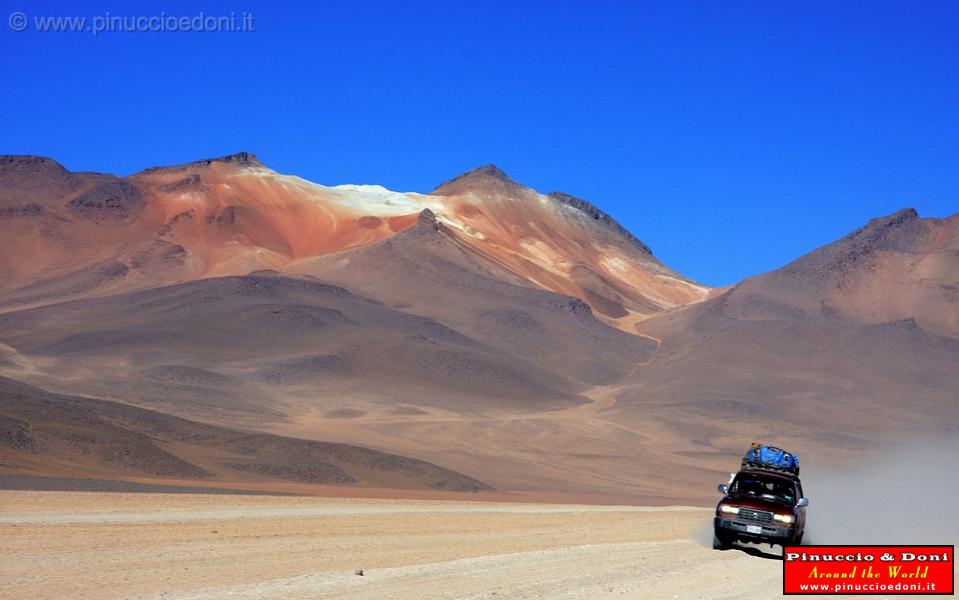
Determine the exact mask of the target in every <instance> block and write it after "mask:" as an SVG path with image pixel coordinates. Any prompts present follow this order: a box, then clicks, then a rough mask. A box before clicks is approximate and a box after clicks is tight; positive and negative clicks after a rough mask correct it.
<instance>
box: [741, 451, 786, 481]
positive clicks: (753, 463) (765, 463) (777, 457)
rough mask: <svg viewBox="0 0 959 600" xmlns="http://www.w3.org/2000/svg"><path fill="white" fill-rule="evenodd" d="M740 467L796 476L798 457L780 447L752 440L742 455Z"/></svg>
mask: <svg viewBox="0 0 959 600" xmlns="http://www.w3.org/2000/svg"><path fill="white" fill-rule="evenodd" d="M742 468H744V469H746V468H752V469H761V470H763V471H776V472H780V473H788V474H790V475H795V476H797V477H798V476H799V457H798V456H796V455H795V454H793V453H791V452H788V451H786V450H783V449H782V448H777V447H775V446H767V445H766V444H760V443H758V442H754V443H753V445H752V446H750V447H749V450H747V451H746V456H744V457H743V463H742Z"/></svg>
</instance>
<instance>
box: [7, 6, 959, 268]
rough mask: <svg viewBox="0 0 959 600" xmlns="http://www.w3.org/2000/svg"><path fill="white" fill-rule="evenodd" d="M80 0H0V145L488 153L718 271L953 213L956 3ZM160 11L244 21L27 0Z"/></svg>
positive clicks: (160, 160) (676, 260) (129, 164)
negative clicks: (245, 21) (198, 22)
mask: <svg viewBox="0 0 959 600" xmlns="http://www.w3.org/2000/svg"><path fill="white" fill-rule="evenodd" d="M80 4H81V3H76V2H69V3H67V2H64V3H57V2H46V3H44V2H27V1H26V0H13V1H10V0H5V1H4V2H3V7H4V13H3V15H2V17H3V22H2V23H0V51H2V53H3V54H2V55H3V57H4V58H3V79H4V85H3V93H2V94H0V153H5V154H7V153H11V154H42V155H47V156H51V157H53V158H56V159H57V160H59V161H60V162H62V163H63V164H64V165H66V166H67V167H69V168H71V169H73V170H97V171H109V172H114V173H118V174H129V173H132V172H135V171H137V170H140V169H142V168H144V167H147V166H152V165H160V164H170V163H176V162H183V161H188V160H193V159H197V158H203V157H208V156H216V155H221V154H227V153H231V152H235V151H239V150H249V151H252V152H255V153H257V154H258V156H259V157H260V158H261V160H263V162H265V163H266V164H267V165H269V166H270V167H272V168H274V169H276V170H278V171H281V172H286V173H293V174H297V175H300V176H302V177H305V178H307V179H310V180H313V181H317V182H319V183H324V184H337V183H379V184H382V185H385V186H387V187H389V188H391V189H396V190H404V191H408V190H412V191H428V190H430V189H432V188H433V187H434V186H435V185H436V184H438V183H439V182H441V181H443V180H444V179H447V178H449V177H451V176H453V175H455V174H457V173H459V172H462V171H464V170H467V169H469V168H472V167H475V166H479V165H482V164H486V163H490V162H492V163H496V164H497V165H498V166H500V167H501V168H502V169H504V170H505V171H507V172H508V173H509V174H510V175H512V176H513V177H514V178H515V179H517V180H519V181H521V182H523V183H525V184H527V185H530V186H532V187H534V188H536V189H538V190H540V191H544V192H547V191H553V190H561V191H566V192H569V193H572V194H575V195H578V196H581V197H584V198H587V199H589V200H591V201H593V202H594V203H595V204H597V205H599V206H600V207H601V208H603V209H605V210H606V211H607V212H609V213H611V214H612V215H614V216H615V217H616V218H617V219H618V220H620V221H621V222H622V223H623V224H624V225H625V226H626V227H628V228H629V229H630V230H631V231H633V232H634V233H635V234H636V235H637V237H639V238H640V239H642V240H644V241H645V242H647V243H648V244H649V245H650V246H651V247H652V248H653V250H654V252H655V253H656V254H657V256H659V257H660V258H662V259H663V260H664V261H665V262H666V263H667V264H668V265H670V266H672V267H674V268H676V269H677V270H679V271H681V272H683V273H685V274H687V275H689V276H691V277H693V278H695V279H698V280H701V281H703V282H706V283H709V284H714V285H715V284H729V283H734V282H736V281H738V280H739V279H741V278H743V277H746V276H749V275H753V274H757V273H760V272H763V271H767V270H770V269H773V268H776V267H778V266H781V265H782V264H784V263H786V262H788V261H789V260H791V259H793V258H795V257H797V256H799V255H801V254H803V253H805V252H807V251H809V250H811V249H813V248H815V247H817V246H820V245H822V244H824V243H827V242H829V241H831V240H833V239H835V238H837V237H839V236H841V235H843V234H845V233H846V232H848V231H849V230H851V229H853V228H855V227H858V226H859V225H861V224H862V223H864V222H865V221H866V220H868V219H869V218H871V217H873V216H878V215H882V214H886V213H890V212H892V211H895V210H897V209H899V208H902V207H905V206H914V207H916V208H917V209H918V210H919V212H920V214H922V215H923V216H940V217H941V216H947V215H950V214H953V213H955V212H957V211H959V109H957V107H959V75H957V73H959V68H957V67H959V3H955V2H945V1H943V2H935V1H931V0H930V1H922V2H898V3H893V2H882V1H874V2H846V1H844V2H822V3H820V2H785V1H777V2H766V1H756V2H730V1H723V2H695V3H692V2H690V3H685V2H666V1H663V2H651V3H642V2H636V3H632V2H617V3H602V2H584V3H564V2H547V3H532V2H530V3H517V2H509V3H497V2H481V3H459V2H444V3H435V4H427V3H404V2H385V3H382V4H378V3H370V4H365V3H359V2H342V3H338V2H310V3H302V6H300V5H298V4H297V3H293V2H289V3H284V2H272V3H252V2H251V3H248V4H243V3H236V2H233V3H218V2H202V3H181V2H166V3H164V4H163V5H162V6H160V7H158V8H156V9H155V10H151V9H140V8H136V7H135V5H134V3H130V2H100V3H98V2H86V3H82V6H80ZM14 11H22V12H23V13H25V14H26V15H27V17H28V23H29V25H28V27H27V30H26V31H23V32H15V31H12V30H11V28H10V27H9V18H8V16H9V14H10V13H12V12H14ZM161 11H162V12H164V13H165V14H166V15H177V16H180V15H183V16H194V15H197V14H198V13H199V12H200V11H202V12H203V13H205V14H206V15H227V14H229V13H230V12H235V13H237V14H238V15H240V14H242V12H243V11H248V12H250V13H252V14H253V15H254V27H255V31H254V32H250V33H213V32H204V33H182V32H179V33H177V32H113V33H111V32H105V33H100V34H99V35H96V36H94V35H92V34H90V33H82V32H80V33H53V32H43V33H41V32H37V31H35V26H34V25H35V23H34V22H33V21H32V19H33V18H34V17H37V16H72V15H87V16H88V17H91V18H92V17H94V16H101V17H102V16H104V15H106V13H110V14H112V15H121V16H139V15H144V16H153V15H159V14H160V12H161Z"/></svg>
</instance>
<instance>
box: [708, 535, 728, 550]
mask: <svg viewBox="0 0 959 600" xmlns="http://www.w3.org/2000/svg"><path fill="white" fill-rule="evenodd" d="M730 545H732V540H730V539H729V538H727V537H726V536H725V535H720V534H719V532H715V531H714V532H713V550H725V549H727V548H729V546H730Z"/></svg>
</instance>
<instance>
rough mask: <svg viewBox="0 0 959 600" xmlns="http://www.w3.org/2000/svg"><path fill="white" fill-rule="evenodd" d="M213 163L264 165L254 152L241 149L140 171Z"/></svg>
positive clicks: (178, 168)
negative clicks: (224, 154) (223, 154)
mask: <svg viewBox="0 0 959 600" xmlns="http://www.w3.org/2000/svg"><path fill="white" fill-rule="evenodd" d="M214 163H220V164H230V165H236V166H238V167H243V168H246V167H262V166H264V165H263V163H261V162H260V161H259V160H257V158H256V154H253V153H252V152H246V151H241V152H234V153H233V154H227V155H226V156H218V157H216V158H201V159H200V160H194V161H192V162H188V163H182V164H178V165H171V166H169V167H149V168H147V169H144V170H143V171H142V173H155V172H157V171H181V170H185V169H191V168H197V167H199V168H206V167H209V166H211V165H213V164H214Z"/></svg>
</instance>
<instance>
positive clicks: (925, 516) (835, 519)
mask: <svg viewBox="0 0 959 600" xmlns="http://www.w3.org/2000/svg"><path fill="white" fill-rule="evenodd" d="M802 480H803V491H804V493H805V495H806V496H807V497H808V498H809V508H808V509H807V516H806V535H805V539H804V540H803V544H804V545H805V544H955V543H957V542H959V442H957V441H952V440H950V441H937V442H928V443H915V442H913V443H909V444H898V445H896V446H895V447H887V448H885V449H883V450H882V451H880V452H878V453H875V454H873V455H871V456H869V457H868V458H865V459H863V460H862V461H861V462H860V463H858V464H846V465H843V467H842V468H834V469H829V468H826V467H819V468H810V469H808V472H807V469H805V468H804V469H803V473H802Z"/></svg>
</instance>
